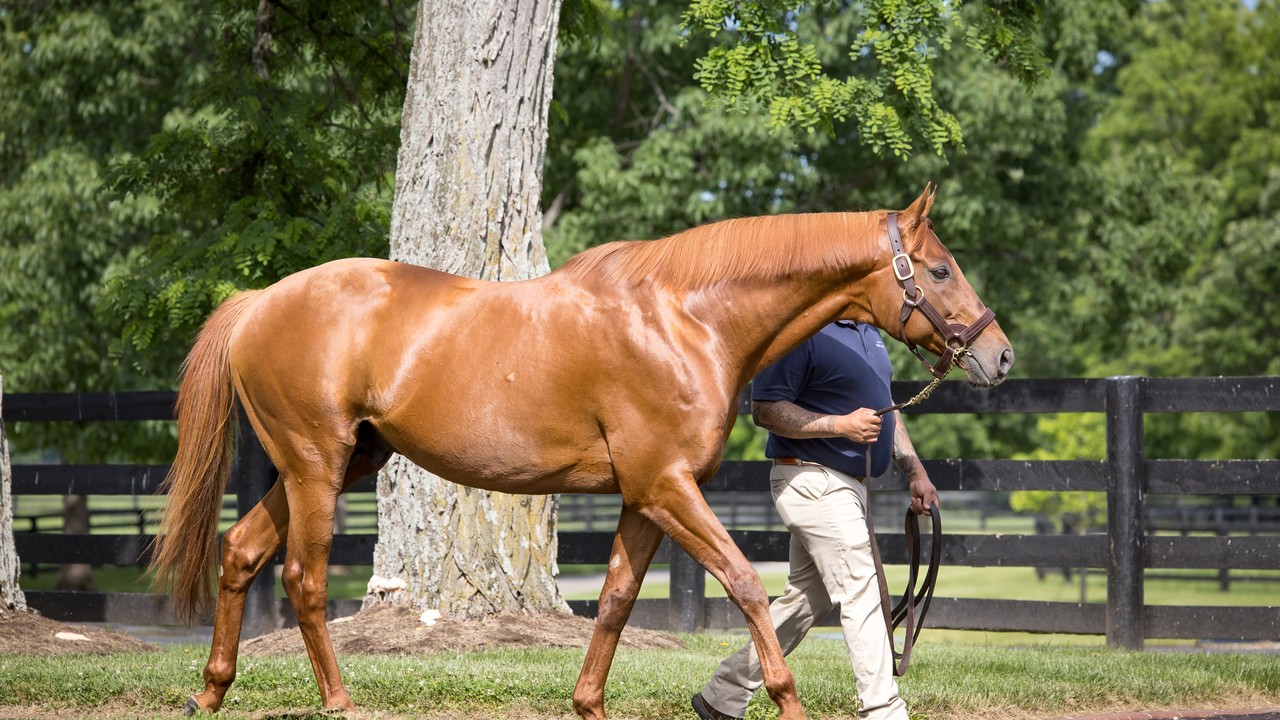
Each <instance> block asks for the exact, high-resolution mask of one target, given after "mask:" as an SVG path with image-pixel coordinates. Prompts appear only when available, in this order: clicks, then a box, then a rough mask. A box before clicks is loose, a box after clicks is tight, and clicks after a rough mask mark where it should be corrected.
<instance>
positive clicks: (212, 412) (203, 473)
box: [150, 291, 258, 625]
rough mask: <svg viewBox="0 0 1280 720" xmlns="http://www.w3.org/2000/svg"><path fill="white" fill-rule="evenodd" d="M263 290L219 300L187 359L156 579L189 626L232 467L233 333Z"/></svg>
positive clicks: (203, 594) (206, 590) (206, 591)
mask: <svg viewBox="0 0 1280 720" xmlns="http://www.w3.org/2000/svg"><path fill="white" fill-rule="evenodd" d="M257 295H258V291H249V292H244V293H240V294H238V295H235V296H234V297H232V298H230V299H229V300H227V301H226V302H224V303H222V305H220V306H219V307H218V309H217V310H215V311H214V312H213V314H212V315H210V316H209V319H208V320H206V321H205V323H204V327H203V328H201V329H200V334H199V336H197V337H196V342H195V346H194V347H192V348H191V353H190V354H188V355H187V359H186V361H185V362H183V364H182V386H181V388H180V389H179V391H178V403H177V411H178V454H177V457H175V458H174V460H173V465H172V466H171V467H170V468H169V474H168V475H167V476H165V479H164V482H163V483H161V485H160V490H159V492H167V493H168V495H169V501H168V505H167V507H166V508H165V511H164V519H163V520H161V522H160V530H159V533H158V534H157V535H156V538H155V542H154V544H153V546H152V555H151V567H150V569H151V571H152V572H153V573H154V575H153V577H152V584H153V586H154V587H156V588H158V589H162V590H163V589H165V588H171V589H172V594H173V608H174V610H173V612H174V615H175V616H176V617H177V618H178V619H180V620H183V621H185V622H186V623H187V624H188V625H189V624H191V623H192V622H193V621H194V620H195V619H196V618H197V616H198V614H199V613H200V611H201V610H202V609H204V608H206V607H207V606H208V604H209V602H210V601H211V600H212V598H213V588H212V584H213V583H212V581H213V577H214V575H213V559H214V555H215V553H216V551H217V545H218V517H219V515H220V514H221V510H222V494H223V492H225V491H226V487H227V477H228V476H229V475H230V472H231V454H232V450H233V448H234V442H235V427H236V417H235V411H236V396H235V388H234V387H233V386H232V379H231V333H232V331H233V330H234V329H235V327H236V324H237V323H238V322H239V320H240V318H241V317H242V316H243V315H244V312H245V311H246V310H248V309H249V306H250V305H251V304H252V303H253V300H254V298H255V297H256V296H257Z"/></svg>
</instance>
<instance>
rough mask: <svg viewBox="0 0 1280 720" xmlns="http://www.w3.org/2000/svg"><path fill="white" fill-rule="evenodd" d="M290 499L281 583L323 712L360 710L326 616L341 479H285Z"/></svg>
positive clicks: (282, 481)
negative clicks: (350, 691) (340, 665)
mask: <svg viewBox="0 0 1280 720" xmlns="http://www.w3.org/2000/svg"><path fill="white" fill-rule="evenodd" d="M280 482H281V483H285V491H286V492H287V493H288V495H289V507H290V514H291V519H290V523H289V534H288V549H287V550H286V551H285V557H284V570H283V572H282V573H281V580H282V582H283V583H284V591H285V594H286V595H288V596H289V601H290V602H291V603H292V604H293V612H294V615H295V616H297V619H298V629H299V630H301V631H302V642H303V644H305V645H306V647H307V656H308V657H309V658H310V659H311V669H312V670H313V671H314V672H315V675H316V683H317V684H318V685H319V686H320V698H321V701H322V702H323V707H324V708H325V709H326V710H330V709H345V710H354V709H355V704H354V703H353V702H352V701H351V696H350V695H349V694H347V689H346V687H345V686H344V685H343V684H342V675H341V673H340V672H339V670H338V658H337V656H336V655H334V652H333V643H332V641H331V640H330V638H329V628H328V626H327V625H325V615H326V613H327V611H328V606H329V549H330V547H331V546H332V544H333V516H334V510H335V508H336V506H337V501H338V494H339V492H340V491H341V486H340V483H339V482H338V480H337V478H335V479H334V480H333V481H329V480H328V479H325V478H319V477H304V476H299V475H292V476H286V475H285V474H284V473H282V475H281V478H280Z"/></svg>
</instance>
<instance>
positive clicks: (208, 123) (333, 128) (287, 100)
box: [106, 2, 412, 350]
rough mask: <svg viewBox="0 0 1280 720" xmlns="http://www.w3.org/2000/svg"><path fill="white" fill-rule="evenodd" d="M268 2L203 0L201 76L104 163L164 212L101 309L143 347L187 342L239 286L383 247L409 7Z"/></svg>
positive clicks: (119, 188) (120, 186) (114, 280)
mask: <svg viewBox="0 0 1280 720" xmlns="http://www.w3.org/2000/svg"><path fill="white" fill-rule="evenodd" d="M271 7H273V8H275V9H274V10H273V11H272V13H271V14H269V15H265V16H256V15H255V14H254V12H253V8H252V6H246V5H244V4H243V3H235V2H215V3H213V5H212V7H211V9H210V12H209V14H208V16H207V17H205V18H204V19H203V20H204V23H205V25H206V27H208V28H209V29H210V30H211V31H213V32H214V33H215V35H216V36H217V37H220V38H221V43H220V44H219V46H218V47H217V49H216V51H215V52H213V53H212V54H211V56H210V58H209V78H208V81H207V82H205V83H204V84H202V86H201V89H200V92H199V93H197V94H196V95H195V96H194V97H193V98H192V102H191V103H190V104H189V105H188V106H185V107H182V108H177V109H175V110H174V111H172V112H170V113H169V114H168V115H167V116H166V119H165V126H164V129H163V130H162V131H161V132H158V133H156V134H155V135H153V136H152V137H151V138H150V140H149V142H148V144H147V146H146V148H145V149H144V150H143V151H142V152H140V153H139V154H138V155H136V156H133V157H128V158H122V159H121V160H120V161H119V162H117V163H116V164H115V166H114V168H113V186H112V189H113V191H114V193H115V195H116V196H117V197H120V198H125V199H132V198H152V199H153V200H154V202H155V203H156V204H157V205H158V206H159V207H160V208H161V212H162V213H164V215H165V221H164V222H163V223H161V225H162V228H161V229H160V230H159V231H158V232H157V233H156V234H155V235H153V236H152V238H151V241H150V242H149V243H148V245H147V247H146V248H145V250H144V249H139V250H138V251H136V252H135V253H133V254H132V255H131V257H130V262H129V263H128V266H127V267H125V268H122V269H121V270H120V271H119V272H116V273H113V274H112V275H110V277H109V278H108V283H109V294H108V298H107V300H108V304H107V306H106V307H107V308H109V310H110V311H111V312H114V313H117V314H119V315H121V316H122V317H124V318H126V325H125V336H126V338H127V339H128V341H129V342H130V344H132V346H133V347H134V348H136V349H138V350H147V349H148V348H150V347H151V346H152V344H153V343H156V342H158V341H161V340H162V341H163V342H164V343H165V344H166V345H179V346H181V345H184V344H185V342H186V338H187V337H188V336H189V335H190V334H191V333H192V332H193V331H194V329H195V328H197V327H198V326H199V323H200V322H201V321H202V320H203V319H204V318H205V317H206V316H207V315H208V314H209V312H210V311H211V310H212V309H213V308H214V307H215V306H216V305H217V304H218V303H220V302H221V301H222V300H224V299H226V298H227V297H228V296H230V295H231V294H232V293H234V292H235V291H236V290H237V289H240V288H251V287H263V286H265V285H267V284H270V283H272V282H274V281H276V280H278V279H280V278H281V277H284V276H285V275H288V274H290V273H293V272H296V271H298V270H301V269H304V268H307V267H311V266H313V265H318V264H320V263H323V262H325V261H328V260H332V259H335V258H339V257H346V256H351V255H365V256H369V255H372V256H378V255H385V254H386V251H387V250H386V247H387V231H388V226H389V223H390V202H391V194H392V192H393V186H394V183H393V172H394V167H395V155H396V148H397V146H398V139H399V121H400V108H401V106H402V104H403V101H404V94H403V93H404V83H405V78H406V77H407V66H408V48H409V43H410V42H411V39H412V32H411V28H412V11H411V10H410V9H404V8H400V9H390V8H387V7H380V6H366V5H364V4H359V3H328V2H312V3H290V4H287V5H285V4H281V5H278V6H275V5H273V6H271ZM264 27H265V28H266V30H267V31H268V32H267V33H263V32H261V29H262V28H264Z"/></svg>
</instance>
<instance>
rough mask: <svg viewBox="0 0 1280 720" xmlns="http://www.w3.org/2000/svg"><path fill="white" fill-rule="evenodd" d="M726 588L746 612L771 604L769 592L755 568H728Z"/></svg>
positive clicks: (726, 570)
mask: <svg viewBox="0 0 1280 720" xmlns="http://www.w3.org/2000/svg"><path fill="white" fill-rule="evenodd" d="M724 590H725V592H726V593H727V594H728V595H729V597H730V598H732V599H733V600H734V602H736V603H737V604H738V607H740V608H742V610H743V611H744V612H746V611H750V610H758V609H760V608H767V607H768V606H769V594H768V593H767V592H765V589H764V584H763V583H761V582H760V575H759V574H758V573H756V571H755V568H753V567H751V566H750V565H747V566H746V567H745V568H734V567H730V568H726V569H725V582H724Z"/></svg>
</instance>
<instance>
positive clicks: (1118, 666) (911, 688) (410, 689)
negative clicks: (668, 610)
mask: <svg viewBox="0 0 1280 720" xmlns="http://www.w3.org/2000/svg"><path fill="white" fill-rule="evenodd" d="M744 637H745V636H744V635H738V634H700V635H691V636H685V639H686V641H687V642H688V648H687V649H683V650H625V649H624V650H622V651H620V652H619V654H618V658H617V660H616V661H615V663H614V667H613V671H612V673H611V675H610V681H609V685H608V689H607V691H606V701H607V703H608V706H609V709H610V717H612V718H615V719H623V718H645V719H648V718H673V719H677V720H679V719H682V718H693V717H694V716H693V714H692V712H691V711H690V710H689V709H688V705H687V703H688V698H689V696H690V695H691V694H692V693H693V692H696V691H697V690H698V689H699V688H700V687H701V684H702V683H703V682H704V681H705V680H706V678H707V677H709V675H710V673H711V672H713V671H714V669H715V666H716V664H717V663H718V662H719V660H720V659H721V658H722V657H723V656H725V655H726V654H727V653H728V652H730V651H731V650H732V649H734V648H736V647H737V646H738V645H739V644H740V643H741V642H743V640H744ZM206 651H207V649H206V648H205V647H203V646H190V645H187V646H175V647H169V648H166V649H164V650H163V651H162V652H159V653H154V654H148V655H141V656H122V657H109V658H100V657H88V656H64V657H59V658H38V657H24V656H4V657H0V677H3V678H4V682H3V683H0V713H9V712H14V711H15V709H17V712H16V714H21V709H22V708H28V709H29V708H35V707H38V708H41V709H42V712H53V711H58V712H63V713H74V714H77V715H84V716H101V717H113V718H114V717H142V716H162V717H172V716H174V715H176V711H177V709H178V708H179V707H181V704H182V702H183V700H184V699H185V698H186V696H187V695H188V694H190V693H191V692H192V691H193V690H196V689H198V688H199V686H200V669H201V667H202V666H203V663H204V658H205V652H206ZM582 657H583V651H582V650H576V649H575V650H505V651H493V652H480V653H470V654H445V655H439V656H430V657H367V656H347V657H342V658H340V663H341V666H342V669H343V674H344V677H345V679H346V681H347V685H348V688H349V690H350V691H351V693H352V696H353V698H354V699H355V701H356V703H357V704H358V705H359V706H360V707H361V708H362V710H363V711H364V712H365V713H367V714H371V715H372V716H374V717H439V718H443V717H452V718H459V717H465V718H504V717H505V718H525V719H541V718H572V717H575V716H573V714H572V712H571V701H570V694H571V692H572V688H573V685H574V682H575V681H576V678H577V674H578V671H579V668H580V667H581V663H582ZM790 665H791V667H792V669H793V671H794V672H795V674H796V678H797V682H798V685H799V688H800V694H801V698H802V699H803V701H804V702H805V705H806V707H807V708H808V710H809V713H810V717H811V718H814V719H815V720H820V719H822V718H830V719H834V718H841V719H845V718H853V717H856V712H855V710H856V707H855V700H854V696H853V691H852V682H853V679H852V673H851V671H850V670H849V663H848V660H847V658H846V656H845V650H844V645H843V643H840V642H835V641H831V640H823V639H820V638H811V639H810V640H808V641H806V642H805V643H803V644H802V645H801V646H800V648H799V649H798V650H797V651H796V652H795V653H794V654H793V656H792V658H791V660H790ZM238 678H239V679H238V680H237V682H236V684H235V685H234V686H233V687H232V689H231V691H230V692H229V693H228V695H227V700H226V705H225V706H224V712H223V717H227V718H233V719H234V718H237V717H247V716H250V715H253V714H257V716H261V713H264V712H267V711H279V710H280V709H282V708H283V709H288V710H289V711H291V712H292V713H297V712H299V711H307V710H312V709H314V708H315V707H316V706H317V705H318V703H319V694H318V692H317V690H316V687H315V682H314V679H313V677H312V674H311V669H310V666H309V665H308V663H307V661H306V659H305V658H304V657H301V656H299V657H295V658H247V659H243V660H242V661H241V663H240V667H239V674H238ZM901 686H902V693H903V696H904V697H905V698H906V699H907V700H908V702H909V703H910V704H911V706H912V713H913V716H914V717H915V718H917V720H920V719H927V720H953V719H957V718H971V717H1004V718H1019V717H1026V718H1032V717H1041V718H1043V717H1052V716H1055V715H1066V714H1078V713H1081V712H1099V711H1106V710H1115V709H1134V710H1137V709H1153V708H1195V707H1213V706H1218V707H1229V706H1236V707H1259V706H1268V705H1269V706H1275V705H1280V658H1277V657H1275V656H1265V655H1204V654H1181V653H1180V654H1170V653H1129V652H1123V651H1117V650H1108V649H1099V648H1064V647H1057V646H1055V647H1038V648H984V647H973V646H965V645H931V644H926V645H922V646H920V648H919V649H918V651H917V655H916V656H915V658H914V659H913V662H912V669H911V672H910V673H909V675H908V676H907V677H906V678H904V679H902V681H901ZM277 716H278V715H277ZM290 716H292V717H301V716H305V715H297V714H291V715H290ZM747 717H748V720H765V719H766V718H773V717H776V712H775V710H774V708H773V706H772V704H771V703H769V702H768V699H767V698H766V697H764V695H763V693H761V694H760V695H759V696H758V697H757V698H756V700H755V701H754V702H753V704H752V706H751V708H750V710H749V712H748V716H747Z"/></svg>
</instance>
